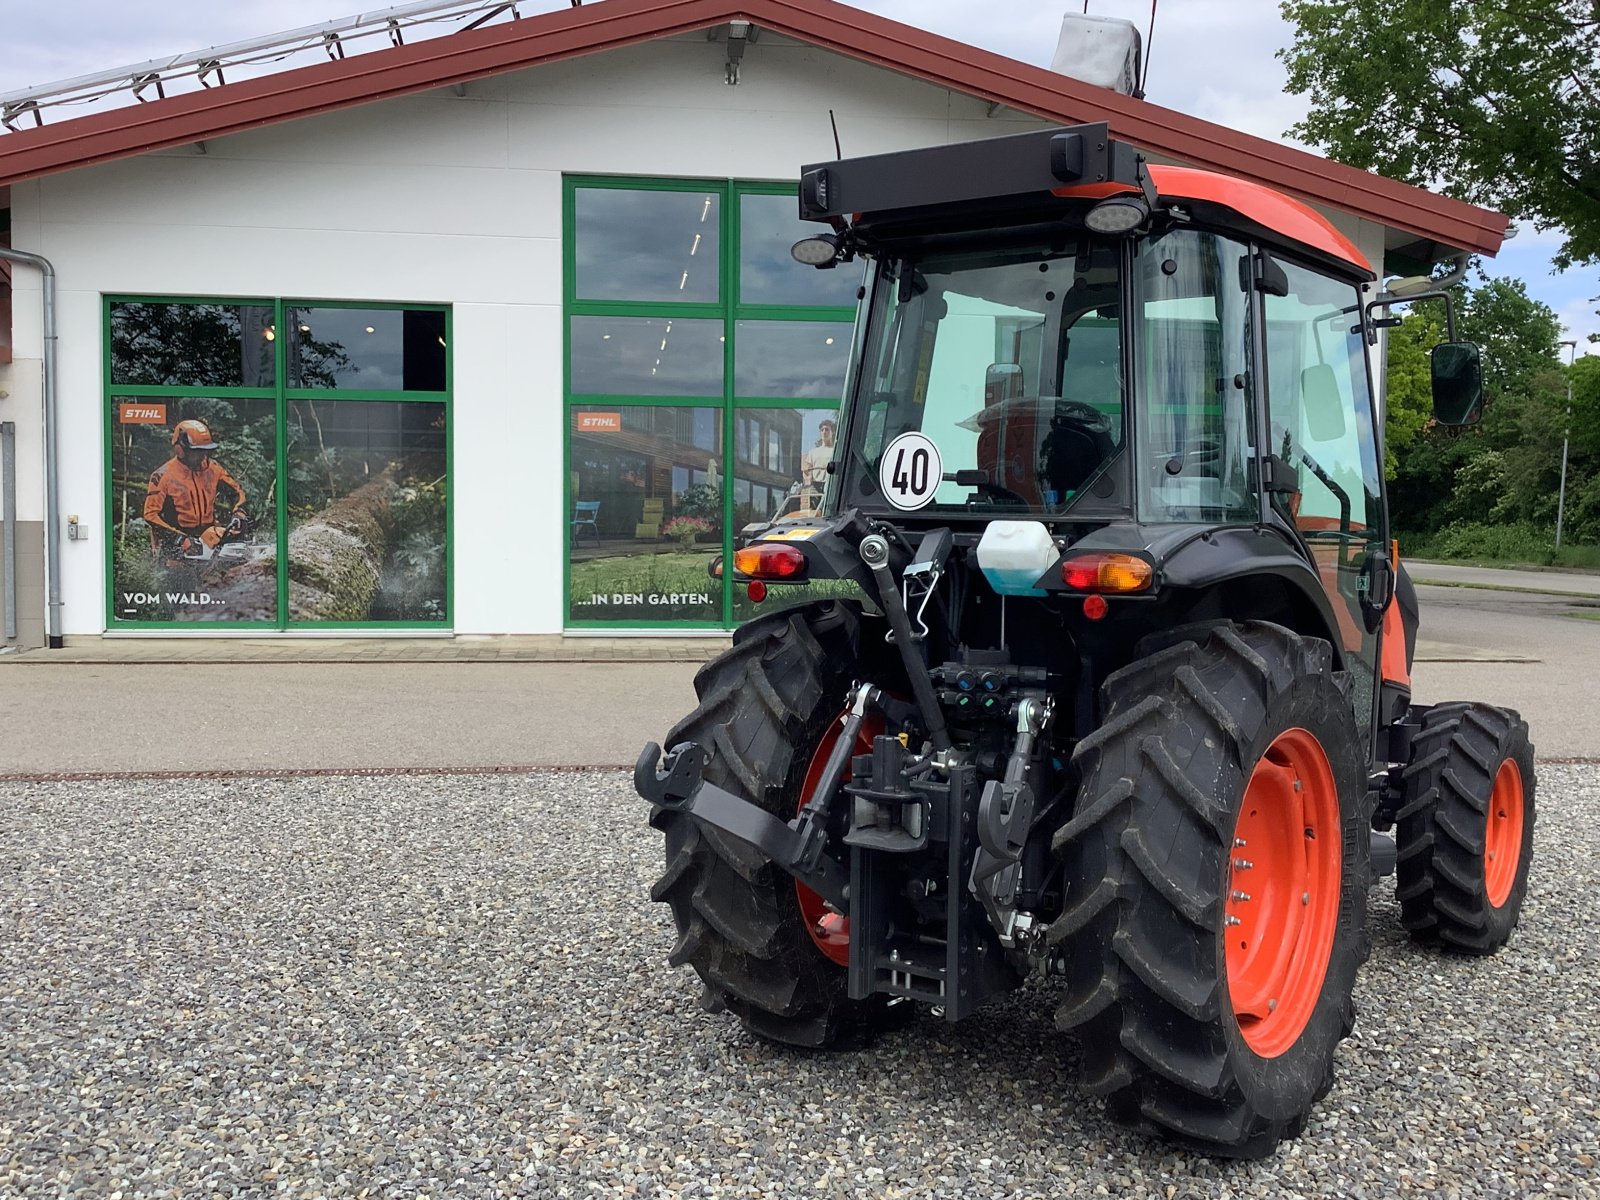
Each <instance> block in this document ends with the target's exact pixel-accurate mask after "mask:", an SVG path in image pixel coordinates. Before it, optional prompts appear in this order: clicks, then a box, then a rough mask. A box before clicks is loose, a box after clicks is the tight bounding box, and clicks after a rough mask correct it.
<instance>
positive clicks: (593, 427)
mask: <svg viewBox="0 0 1600 1200" xmlns="http://www.w3.org/2000/svg"><path fill="white" fill-rule="evenodd" d="M577 419H578V432H579V433H621V432H622V414H621V413H578V414H577Z"/></svg>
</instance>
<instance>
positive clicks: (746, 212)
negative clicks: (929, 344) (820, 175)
mask: <svg viewBox="0 0 1600 1200" xmlns="http://www.w3.org/2000/svg"><path fill="white" fill-rule="evenodd" d="M798 207H799V206H798V205H797V203H796V202H795V198H794V196H792V195H788V196H758V195H743V196H740V197H739V303H741V304H828V305H844V306H847V307H854V306H855V303H856V291H857V289H858V288H860V286H861V280H862V278H863V266H862V264H861V263H860V262H855V263H845V264H843V265H842V266H838V267H834V268H832V269H831V270H827V271H819V270H817V268H816V267H808V266H803V265H801V264H800V263H797V262H795V260H794V257H793V256H792V255H791V254H790V253H789V249H790V247H792V246H793V245H794V244H795V243H796V242H798V241H799V240H800V239H801V238H806V237H813V236H815V235H816V234H817V233H820V232H823V231H824V227H823V226H821V225H818V224H817V223H816V222H814V221H802V220H801V219H800V217H799V215H798V213H797V211H796V210H797V209H798Z"/></svg>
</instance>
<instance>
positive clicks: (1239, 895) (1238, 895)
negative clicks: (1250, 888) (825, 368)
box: [1233, 892, 1250, 900]
mask: <svg viewBox="0 0 1600 1200" xmlns="http://www.w3.org/2000/svg"><path fill="white" fill-rule="evenodd" d="M1233 898H1234V899H1235V900H1248V899H1250V893H1249V892H1234V893H1233Z"/></svg>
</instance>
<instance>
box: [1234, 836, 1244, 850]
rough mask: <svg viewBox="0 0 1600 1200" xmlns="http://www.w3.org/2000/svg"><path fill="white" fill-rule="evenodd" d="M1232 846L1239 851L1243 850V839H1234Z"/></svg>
mask: <svg viewBox="0 0 1600 1200" xmlns="http://www.w3.org/2000/svg"><path fill="white" fill-rule="evenodd" d="M1233 844H1234V846H1235V847H1237V848H1238V849H1240V850H1243V849H1244V839H1243V838H1234V839H1233Z"/></svg>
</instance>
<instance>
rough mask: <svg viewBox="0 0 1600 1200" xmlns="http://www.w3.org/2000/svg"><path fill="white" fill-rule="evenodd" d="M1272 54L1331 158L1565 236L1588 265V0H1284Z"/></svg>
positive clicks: (1598, 78) (1591, 76)
mask: <svg viewBox="0 0 1600 1200" xmlns="http://www.w3.org/2000/svg"><path fill="white" fill-rule="evenodd" d="M1281 7H1282V11H1283V15H1284V18H1285V19H1286V20H1287V21H1288V22H1289V23H1290V24H1291V25H1293V26H1294V27H1295V40H1294V43H1293V44H1292V45H1291V46H1289V47H1288V48H1287V49H1285V50H1281V51H1279V57H1280V58H1281V59H1282V60H1283V62H1284V63H1285V64H1286V66H1287V67H1288V74H1289V81H1288V86H1289V90H1290V91H1291V92H1296V93H1302V94H1308V95H1309V97H1310V102H1311V104H1310V114H1309V115H1308V116H1307V117H1306V119H1305V120H1304V121H1302V122H1300V123H1299V124H1298V125H1296V126H1295V127H1294V128H1293V129H1292V130H1291V131H1290V132H1291V133H1293V134H1295V135H1297V136H1299V137H1301V138H1304V139H1305V140H1306V141H1308V142H1310V143H1312V144H1313V145H1316V146H1320V147H1321V148H1323V149H1324V150H1326V151H1327V152H1328V153H1329V154H1330V155H1331V156H1332V157H1334V158H1336V159H1339V160H1341V161H1343V162H1347V163H1351V164H1353V165H1355V166H1358V167H1363V168H1365V169H1367V170H1372V171H1377V172H1379V173H1380V174H1383V175H1388V176H1390V177H1392V178H1396V179H1403V180H1406V181H1407V182H1410V183H1415V184H1418V185H1421V186H1426V187H1434V188H1442V189H1443V190H1445V191H1447V192H1449V193H1450V194H1451V195H1454V196H1457V197H1459V198H1461V199H1463V200H1469V201H1472V202H1473V203H1476V204H1484V205H1488V206H1490V207H1494V208H1499V209H1502V210H1504V211H1506V212H1509V213H1511V214H1513V215H1514V216H1516V217H1519V218H1523V219H1527V220H1531V221H1532V222H1534V224H1535V225H1537V226H1538V227H1539V228H1541V229H1543V228H1549V227H1559V228H1560V229H1561V230H1563V231H1564V233H1565V234H1566V242H1565V243H1564V244H1563V246H1562V248H1561V252H1560V254H1559V255H1558V257H1557V262H1558V263H1559V264H1560V265H1562V266H1566V265H1568V264H1570V263H1573V262H1579V263H1582V262H1593V261H1595V260H1597V259H1600V21H1597V20H1596V10H1595V7H1594V4H1593V2H1592V0H1518V2H1517V3H1514V4H1508V3H1505V0H1283V4H1282V6H1281Z"/></svg>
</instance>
